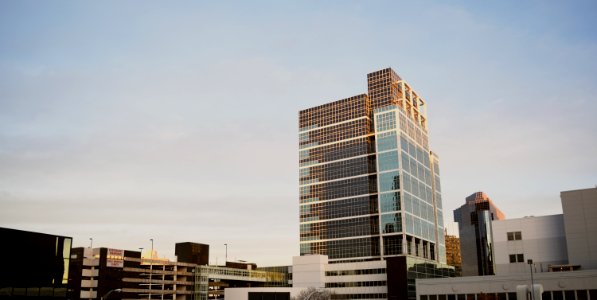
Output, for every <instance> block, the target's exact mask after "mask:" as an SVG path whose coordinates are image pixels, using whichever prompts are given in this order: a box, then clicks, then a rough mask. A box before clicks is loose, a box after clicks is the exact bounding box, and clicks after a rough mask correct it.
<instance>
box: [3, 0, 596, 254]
mask: <svg viewBox="0 0 597 300" xmlns="http://www.w3.org/2000/svg"><path fill="white" fill-rule="evenodd" d="M596 20H597V4H596V3H595V2H594V1H585V2H581V1H566V2H562V1H524V2H520V1H500V2H497V3H487V2H483V3H477V2H467V1H452V2H444V1H437V2H435V1H417V2H416V3H410V2H396V1H370V2H362V1H325V2H323V3H320V2H315V1H300V2H299V1H297V2H279V1H277V2H276V1H271V2H262V1H252V2H250V3H243V2H223V1H212V2H201V1H177V2H160V1H102V2H89V1H87V2H76V1H44V2H40V1H2V2H0V226H4V227H12V228H19V229H25V230H34V231H42V232H48V233H55V234H62V235H67V236H73V237H74V238H75V246H87V245H88V242H89V237H93V238H94V241H95V242H94V244H95V245H101V246H106V247H114V248H125V249H136V248H139V247H145V248H148V247H149V245H150V242H149V239H150V238H154V239H155V241H156V244H155V245H156V249H158V250H159V251H160V253H161V254H162V255H166V256H169V257H172V256H173V251H174V243H175V242H180V241H195V242H202V243H208V244H211V247H212V248H211V252H212V253H211V256H212V261H213V262H214V263H215V260H216V259H219V260H220V263H221V262H222V260H223V257H224V246H223V244H224V243H228V244H229V248H228V250H229V257H230V258H231V259H244V260H248V261H255V262H257V263H258V264H260V265H271V264H289V263H290V257H291V256H293V255H298V205H297V204H298V178H297V177H298V163H297V161H298V155H297V153H298V150H297V131H298V125H297V122H298V120H297V118H298V111H299V110H300V109H304V108H307V107H311V106H315V105H319V104H323V103H326V102H329V101H333V100H337V99H341V98H346V97H350V96H353V95H356V94H361V93H364V92H366V74H367V73H369V72H372V71H375V70H378V69H381V68H385V67H392V68H394V70H395V71H396V72H397V73H398V74H400V75H401V76H402V77H403V78H404V79H405V80H407V81H408V82H409V83H410V84H411V85H412V86H413V87H414V88H415V89H416V90H417V91H418V92H419V94H421V95H422V96H423V97H424V98H425V99H426V100H427V103H428V110H427V112H428V117H429V120H430V124H429V129H430V139H431V146H432V148H433V150H434V151H435V152H437V153H438V154H439V156H440V159H441V171H442V187H443V197H444V207H445V210H446V212H445V216H446V222H450V221H451V220H452V214H451V211H452V210H453V209H455V208H456V207H457V206H459V205H461V204H462V203H464V198H465V197H466V196H468V195H470V194H472V193H473V192H476V191H479V190H481V191H484V192H486V193H487V194H488V195H489V196H490V197H491V198H492V199H493V200H494V202H495V203H496V204H497V205H498V206H499V207H500V208H501V209H502V210H503V211H504V213H505V214H506V216H508V217H522V216H526V215H546V214H556V213H561V207H560V200H559V192H560V191H563V190H570V189H578V188H588V187H593V186H595V184H597V176H596V175H597V174H596V170H597V156H596V155H595V154H596V153H597V135H596V134H595V132H597V118H596V117H595V116H596V115H597V101H596V100H595V96H594V95H596V94H597V87H596V85H595V82H596V80H597V30H595V28H597V24H596V23H597V21H596ZM449 229H450V230H452V231H454V230H456V227H454V226H452V225H450V226H449Z"/></svg>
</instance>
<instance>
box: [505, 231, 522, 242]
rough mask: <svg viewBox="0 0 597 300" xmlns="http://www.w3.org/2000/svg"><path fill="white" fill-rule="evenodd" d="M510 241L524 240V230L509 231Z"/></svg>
mask: <svg viewBox="0 0 597 300" xmlns="http://www.w3.org/2000/svg"><path fill="white" fill-rule="evenodd" d="M507 235H508V241H520V240H522V232H520V231H512V232H508V233H507Z"/></svg>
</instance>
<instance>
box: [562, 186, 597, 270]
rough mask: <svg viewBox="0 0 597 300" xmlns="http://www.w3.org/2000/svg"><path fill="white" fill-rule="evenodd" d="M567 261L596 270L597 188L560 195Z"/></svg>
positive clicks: (566, 192)
mask: <svg viewBox="0 0 597 300" xmlns="http://www.w3.org/2000/svg"><path fill="white" fill-rule="evenodd" d="M560 197H561V199H562V210H563V212H564V227H565V231H566V246H567V250H568V261H569V264H571V265H578V266H579V267H580V268H581V269H597V187H595V188H589V189H582V190H573V191H564V192H561V193H560Z"/></svg>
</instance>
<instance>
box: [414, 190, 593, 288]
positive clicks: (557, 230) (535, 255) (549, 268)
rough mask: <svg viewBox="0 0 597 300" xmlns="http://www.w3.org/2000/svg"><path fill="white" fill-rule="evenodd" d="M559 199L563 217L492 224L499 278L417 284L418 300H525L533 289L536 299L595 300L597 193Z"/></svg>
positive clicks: (563, 195)
mask: <svg viewBox="0 0 597 300" xmlns="http://www.w3.org/2000/svg"><path fill="white" fill-rule="evenodd" d="M561 199H562V208H563V212H564V213H563V215H551V216H541V217H524V218H518V219H510V220H495V221H493V222H492V223H493V224H492V225H493V235H492V236H493V241H494V246H495V247H494V248H495V259H496V266H497V269H496V270H497V273H498V274H497V275H495V276H467V277H460V278H446V279H425V280H418V281H417V299H418V300H486V299H496V300H512V299H529V298H530V297H529V296H530V286H532V285H533V286H535V287H538V286H540V288H538V290H537V288H536V289H535V290H536V292H535V294H536V296H535V297H534V299H535V300H541V299H543V300H594V299H597V255H595V250H597V219H596V218H595V217H594V216H595V215H597V188H590V189H582V190H574V191H564V192H561ZM464 258H465V257H464V254H463V260H464ZM517 292H518V293H519V294H518V295H517ZM525 294H526V295H525Z"/></svg>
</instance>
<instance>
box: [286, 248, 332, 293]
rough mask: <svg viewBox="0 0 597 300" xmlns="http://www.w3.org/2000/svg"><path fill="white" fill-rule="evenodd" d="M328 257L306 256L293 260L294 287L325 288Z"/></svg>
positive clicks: (296, 257)
mask: <svg viewBox="0 0 597 300" xmlns="http://www.w3.org/2000/svg"><path fill="white" fill-rule="evenodd" d="M327 263H328V257H327V255H305V256H295V257H293V258H292V286H293V287H297V288H308V287H314V288H324V287H325V267H326V265H327Z"/></svg>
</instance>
